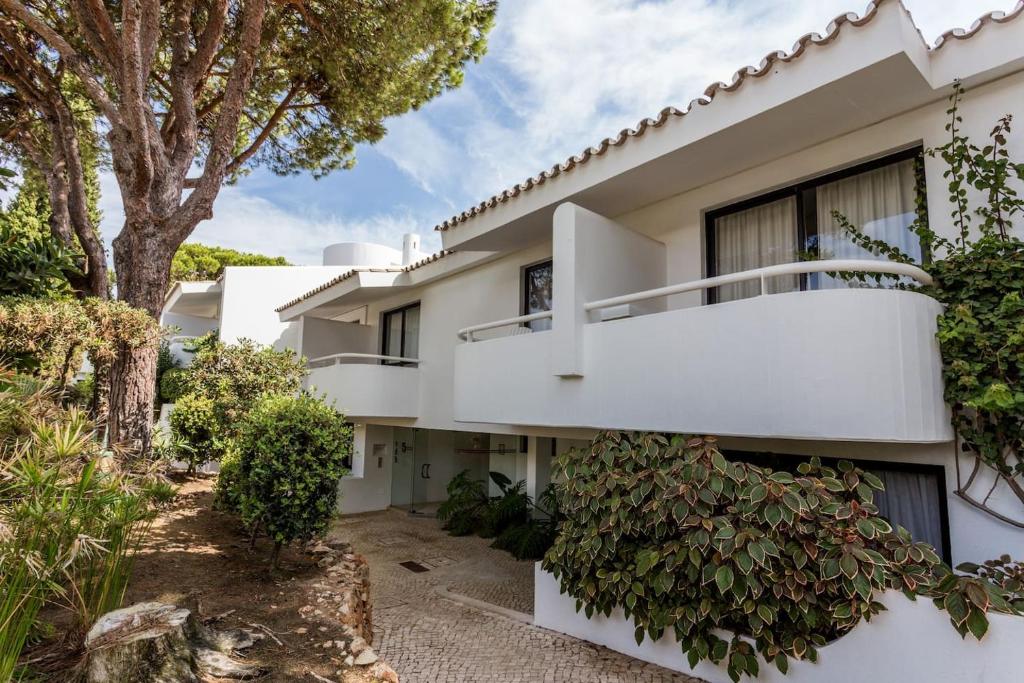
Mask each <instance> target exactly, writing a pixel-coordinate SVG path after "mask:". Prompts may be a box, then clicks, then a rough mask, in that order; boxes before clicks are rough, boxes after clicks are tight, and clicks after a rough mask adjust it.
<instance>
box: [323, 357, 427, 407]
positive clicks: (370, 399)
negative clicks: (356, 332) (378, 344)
mask: <svg viewBox="0 0 1024 683" xmlns="http://www.w3.org/2000/svg"><path fill="white" fill-rule="evenodd" d="M381 361H384V362H387V363H393V364H391V365H381V364H380V362H381ZM419 362H420V361H419V360H418V359H416V358H399V357H394V356H382V355H379V354H372V353H336V354H332V355H329V356H321V357H319V358H311V359H310V360H309V368H310V370H309V375H308V377H307V378H306V387H307V388H309V389H310V390H312V391H313V392H314V393H317V394H322V395H324V397H325V398H326V399H327V400H328V401H329V402H332V403H333V404H334V407H335V408H337V409H338V410H339V411H341V412H342V413H343V414H344V415H345V416H346V417H349V418H360V419H362V418H374V417H383V418H415V417H418V416H419V408H420V371H419V367H418V366H419Z"/></svg>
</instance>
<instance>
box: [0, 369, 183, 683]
mask: <svg viewBox="0 0 1024 683" xmlns="http://www.w3.org/2000/svg"><path fill="white" fill-rule="evenodd" d="M58 399H59V393H58V392H56V391H53V390H51V389H49V388H47V386H46V385H45V384H43V383H41V382H39V381H38V380H35V379H31V378H25V377H20V376H17V375H14V374H12V373H10V372H9V371H6V370H0V471H2V472H3V476H2V477H0V624H2V625H3V628H0V680H4V681H6V680H8V679H10V678H11V677H12V675H14V672H15V671H16V667H17V659H18V657H19V654H20V653H21V650H22V648H23V647H24V645H25V641H26V639H27V638H28V636H29V634H30V633H32V632H34V631H36V630H38V629H39V623H38V619H39V611H40V608H41V607H42V606H43V605H44V604H46V603H49V604H53V605H57V606H60V607H62V608H64V609H65V610H68V611H69V612H70V613H71V615H72V618H71V619H70V620H63V619H62V620H59V621H58V622H57V623H60V624H66V625H69V626H68V628H69V634H68V635H69V636H70V638H71V639H72V641H74V639H80V638H81V637H82V636H83V635H84V634H85V630H86V629H87V628H88V627H89V626H90V625H91V624H92V623H93V622H94V621H95V620H96V618H98V617H99V615H101V614H103V613H105V612H108V611H110V610H111V609H116V608H117V607H120V606H121V603H122V601H123V599H124V594H125V589H126V587H127V584H128V579H129V577H130V575H131V570H132V561H133V558H134V556H135V554H136V552H137V550H138V546H139V544H140V543H141V541H142V540H143V539H144V538H145V535H146V533H147V531H148V529H149V525H150V522H151V520H152V518H153V514H154V511H155V508H156V506H158V505H160V504H162V503H164V502H166V501H167V500H168V499H169V498H170V497H171V496H173V489H171V488H170V487H169V486H168V485H167V484H166V483H165V482H163V481H161V480H159V479H157V478H154V477H152V476H150V475H149V474H147V473H145V472H135V471H132V470H131V469H128V468H127V467H125V465H124V463H122V462H120V461H118V460H117V459H116V458H114V457H111V456H110V455H107V454H104V453H103V452H102V451H101V448H100V444H99V442H98V441H97V440H96V438H95V429H94V425H92V423H90V422H89V420H88V419H87V418H86V417H85V416H84V414H83V413H82V412H81V411H79V410H77V409H76V408H71V409H67V408H64V407H62V405H61V403H60V402H59V400H58Z"/></svg>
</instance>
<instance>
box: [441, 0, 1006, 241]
mask: <svg viewBox="0 0 1024 683" xmlns="http://www.w3.org/2000/svg"><path fill="white" fill-rule="evenodd" d="M892 1H895V0H875V1H874V2H872V3H870V4H869V5H868V6H867V8H866V9H865V10H864V14H862V15H860V16H858V15H857V14H855V13H853V12H847V13H845V14H840V15H839V16H837V17H836V18H835V19H833V20H832V21H831V22H830V23H829V25H828V27H826V30H825V35H819V34H817V33H807V34H805V35H803V36H801V38H800V39H799V40H797V41H796V43H795V44H794V45H793V48H792V50H790V51H789V52H784V51H782V50H777V51H775V52H771V53H769V54H767V55H766V56H765V57H764V59H762V60H761V62H760V63H759V64H758V65H757V66H746V67H744V68H742V69H740V70H739V71H737V72H736V73H735V74H733V76H732V79H731V80H730V81H729V82H728V83H722V82H721V81H719V82H717V83H712V84H711V85H709V86H708V87H707V88H706V89H705V90H704V93H703V95H702V96H701V97H699V98H697V99H695V100H692V101H691V102H690V104H689V105H687V107H686V108H685V109H677V108H675V107H666V108H664V109H662V110H661V111H660V112H659V113H658V115H657V116H656V117H654V118H646V119H643V120H642V121H640V122H639V123H638V124H637V125H636V127H635V128H624V129H623V130H621V131H619V133H618V135H616V136H615V137H612V138H605V139H604V140H602V141H601V142H599V143H598V144H597V145H596V146H594V147H589V148H587V149H585V150H583V151H582V152H581V153H580V154H577V155H575V156H571V157H569V158H568V159H566V160H565V161H564V162H562V163H560V164H555V165H554V166H552V167H551V168H550V169H548V170H545V171H541V173H539V174H538V175H536V176H533V177H531V178H527V179H526V180H524V181H523V182H521V183H519V184H517V185H514V186H513V187H511V188H509V189H507V190H505V191H504V192H501V193H499V194H496V195H494V196H492V197H491V198H489V199H487V200H485V201H483V202H480V203H479V204H477V205H476V206H473V207H471V208H469V209H467V210H465V211H463V212H462V213H460V214H457V215H455V216H452V217H451V218H449V219H448V220H446V221H444V222H442V223H440V224H438V225H437V226H435V227H434V230H441V231H444V230H449V229H451V228H453V227H455V226H456V225H459V224H460V223H464V222H466V221H468V220H469V219H471V218H473V217H475V216H479V215H480V214H482V213H484V212H485V211H487V210H488V209H490V208H493V207H495V206H497V205H499V204H504V203H505V202H508V201H510V200H512V199H515V198H516V197H518V196H519V195H521V194H522V193H524V192H528V191H530V190H532V189H533V188H535V187H538V186H540V185H543V184H544V183H546V182H547V181H549V180H552V179H554V178H557V177H558V176H560V175H562V174H563V173H568V172H570V171H572V170H573V169H575V168H577V167H578V166H582V165H583V164H585V163H587V162H588V161H590V160H591V159H593V158H594V157H600V156H603V155H604V154H606V153H607V152H608V151H609V150H610V149H612V148H614V147H621V146H623V145H625V144H626V143H627V142H629V140H631V139H633V138H638V137H641V136H642V135H643V134H644V133H646V132H647V131H648V130H650V129H652V128H661V127H662V126H664V125H665V124H666V123H668V122H669V121H670V120H673V119H677V118H682V117H683V116H685V115H686V114H688V113H689V112H690V111H691V110H693V109H694V107H696V106H698V105H700V106H704V105H708V104H711V102H712V101H713V100H714V98H715V95H716V94H718V93H719V92H720V91H721V92H732V91H734V90H737V89H738V88H739V87H740V86H742V85H743V83H744V82H745V81H746V80H747V79H748V78H760V77H761V76H764V75H766V74H769V73H771V72H772V67H773V66H775V65H776V64H777V63H779V62H782V63H786V62H791V61H793V60H795V59H798V58H799V57H800V56H801V55H803V54H804V52H806V51H807V48H809V47H811V46H814V45H818V46H820V45H827V44H829V43H831V42H832V41H834V40H835V39H836V37H838V35H839V33H840V31H841V30H842V28H843V26H845V25H846V24H849V25H850V26H854V27H860V26H864V25H865V24H867V23H869V22H870V21H871V20H872V19H874V18H875V16H876V15H877V14H878V8H879V7H881V6H882V5H883V4H885V3H886V2H892ZM899 3H900V8H901V9H902V10H903V11H904V12H907V9H906V7H905V6H904V5H903V2H902V0H899ZM1022 12H1024V0H1020V2H1018V3H1017V5H1016V7H1015V8H1014V9H1013V10H1012V11H1010V12H1006V13H1004V12H990V13H988V14H986V15H984V16H982V17H981V18H979V19H978V20H977V21H975V22H974V23H973V24H972V25H971V28H970V29H967V30H964V29H954V30H951V31H946V32H945V33H943V34H942V35H941V36H940V37H939V38H938V40H936V41H935V45H934V47H932V48H930V49H933V50H937V49H939V48H941V47H942V46H943V45H944V44H945V42H947V40H948V39H950V38H954V39H958V40H964V39H967V38H970V37H971V36H973V35H974V34H976V33H977V32H978V31H980V30H981V29H982V27H984V26H985V25H986V24H989V23H992V22H995V23H1004V22H1007V21H1010V20H1012V19H1015V18H1017V17H1018V16H1019V15H1020V14H1021V13H1022ZM907 13H908V15H909V12H907ZM918 34H919V35H920V31H918ZM922 40H923V38H922Z"/></svg>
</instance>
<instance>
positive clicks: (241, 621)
mask: <svg viewBox="0 0 1024 683" xmlns="http://www.w3.org/2000/svg"><path fill="white" fill-rule="evenodd" d="M213 482H214V478H213V477H197V478H189V479H186V478H180V479H178V480H176V481H175V482H174V483H175V484H176V485H178V486H179V487H180V489H179V493H178V496H177V498H176V500H175V502H174V504H173V507H171V508H170V509H168V510H166V511H164V512H163V513H162V514H161V515H160V517H159V518H158V519H157V520H156V521H155V522H154V524H153V528H152V531H151V533H150V537H149V539H148V541H147V543H146V545H145V546H144V547H143V548H142V550H141V552H140V553H139V555H138V558H137V560H136V563H135V571H134V572H133V575H132V581H131V584H130V585H129V588H128V595H127V597H126V599H125V604H126V605H130V604H132V603H135V602H142V601H147V600H161V601H167V602H175V603H181V602H183V601H184V600H185V596H187V595H188V594H190V593H191V594H193V596H192V597H194V598H195V599H197V600H198V604H199V612H200V616H201V617H202V618H203V619H213V621H212V622H211V625H212V626H215V627H221V628H245V629H249V630H253V631H260V630H264V629H265V630H266V631H269V632H270V633H271V634H272V635H273V637H270V636H269V635H268V636H267V637H265V638H263V640H261V641H259V642H257V643H256V645H255V646H253V647H252V648H250V649H249V650H247V651H246V653H245V654H246V658H247V661H249V662H252V663H257V664H260V665H262V666H264V667H266V668H268V669H270V670H271V672H270V673H269V674H268V675H267V676H265V677H263V678H262V679H260V680H261V681H307V682H308V681H321V682H322V681H323V680H324V679H327V680H330V681H344V682H345V683H362V682H364V681H370V680H373V679H372V678H371V677H369V676H368V675H366V674H365V672H363V671H362V670H358V669H349V670H344V669H345V667H344V665H343V663H342V661H341V660H342V658H341V657H339V656H337V655H336V653H332V650H331V649H323V648H321V647H319V646H320V645H321V644H323V643H324V642H326V641H329V640H333V639H334V638H337V637H338V635H337V633H338V632H339V629H338V627H337V625H332V624H331V623H330V622H317V621H315V620H313V619H303V618H302V617H301V616H300V615H299V608H300V607H302V606H304V605H307V604H310V603H311V602H313V600H314V598H312V597H310V593H311V589H310V586H309V584H310V583H312V582H313V581H314V580H315V579H316V578H317V577H318V576H319V574H320V573H321V572H322V571H323V570H321V569H319V568H317V567H316V564H315V562H314V560H313V558H312V556H310V555H307V554H305V553H304V552H302V550H301V548H286V549H284V550H283V551H282V553H281V563H280V569H278V571H277V572H276V573H273V574H272V573H271V572H270V569H269V568H270V553H271V543H270V542H269V541H268V540H266V539H261V540H260V541H258V542H257V544H256V547H255V549H254V550H253V551H252V552H250V551H249V548H248V538H247V536H246V534H245V532H244V530H243V529H242V528H241V526H240V524H239V523H238V520H237V518H235V517H234V516H233V515H230V514H227V513H223V512H218V511H215V510H213V509H212V502H213V493H212V489H213ZM274 638H276V639H277V640H278V641H280V642H279V643H278V642H275V640H274ZM341 670H344V671H343V672H342V673H341V674H340V675H339V673H338V672H339V671H341ZM317 676H320V677H321V678H317Z"/></svg>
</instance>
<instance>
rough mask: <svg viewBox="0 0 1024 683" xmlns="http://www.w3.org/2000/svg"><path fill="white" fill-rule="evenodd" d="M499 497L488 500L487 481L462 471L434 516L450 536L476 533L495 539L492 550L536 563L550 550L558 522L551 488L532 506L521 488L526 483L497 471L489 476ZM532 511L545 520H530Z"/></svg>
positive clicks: (450, 484) (451, 482)
mask: <svg viewBox="0 0 1024 683" xmlns="http://www.w3.org/2000/svg"><path fill="white" fill-rule="evenodd" d="M490 477H491V481H493V482H494V483H495V484H496V485H497V486H498V488H499V489H500V490H501V495H499V496H494V497H490V496H488V494H487V482H485V481H482V480H480V479H473V478H471V477H470V474H469V470H463V471H462V472H459V473H458V474H457V475H455V477H454V478H452V480H451V481H450V482H448V499H447V500H446V501H445V502H444V503H442V504H441V506H440V507H439V508H438V510H437V517H438V519H440V520H441V521H442V522H443V523H444V528H445V529H446V530H447V531H448V533H450V534H451V535H453V536H468V535H470V534H477V535H479V536H481V537H482V538H494V539H495V540H494V543H493V544H492V546H493V547H495V548H498V549H499V550H507V551H508V552H510V553H511V554H512V555H513V556H514V557H515V558H516V559H519V560H538V559H540V558H541V557H543V556H544V552H545V551H546V550H547V549H548V548H549V547H551V543H552V542H553V541H554V538H555V528H556V526H557V523H558V521H559V519H560V517H559V514H558V511H557V505H556V504H555V500H554V486H553V485H551V486H548V488H547V489H545V491H544V493H542V494H541V496H540V501H539V502H540V503H541V504H540V505H535V504H534V502H533V501H531V500H530V497H529V496H528V495H526V493H525V491H524V489H525V487H526V482H523V481H520V482H516V483H515V484H513V483H512V480H511V479H509V478H508V477H506V476H505V475H504V474H502V473H500V472H491V473H490ZM531 510H538V511H539V512H541V513H542V514H543V515H544V517H543V518H540V519H532V518H531Z"/></svg>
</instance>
